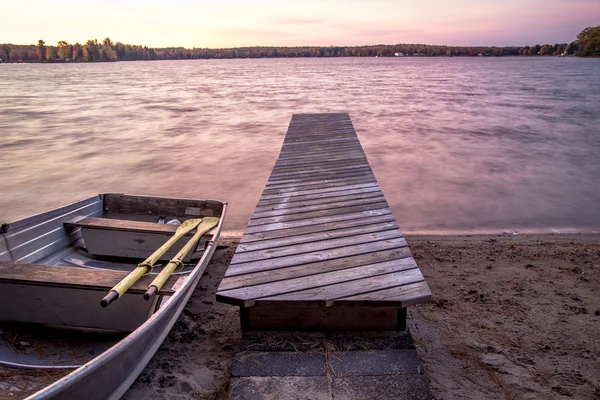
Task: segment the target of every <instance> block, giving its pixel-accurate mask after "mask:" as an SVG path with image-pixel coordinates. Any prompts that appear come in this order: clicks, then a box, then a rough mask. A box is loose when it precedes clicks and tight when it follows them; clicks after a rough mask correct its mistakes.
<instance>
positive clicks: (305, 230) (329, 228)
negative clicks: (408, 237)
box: [240, 212, 396, 243]
mask: <svg viewBox="0 0 600 400" xmlns="http://www.w3.org/2000/svg"><path fill="white" fill-rule="evenodd" d="M395 221H396V220H395V219H394V216H393V215H392V214H391V212H390V213H386V214H382V215H376V216H370V217H362V218H351V219H346V220H342V221H335V222H329V223H322V224H312V225H306V226H300V227H294V228H290V229H278V230H271V231H264V232H257V233H248V232H246V234H244V236H243V237H242V239H241V240H240V243H254V242H262V241H267V242H268V241H269V240H276V239H281V238H289V239H287V240H291V241H293V240H298V239H297V238H298V237H300V238H301V237H304V236H307V235H311V234H313V233H320V234H324V235H326V234H328V233H329V232H333V231H336V230H341V229H351V228H356V227H363V226H368V225H371V224H376V225H377V224H384V223H388V222H394V223H395ZM294 238H296V239H294Z"/></svg>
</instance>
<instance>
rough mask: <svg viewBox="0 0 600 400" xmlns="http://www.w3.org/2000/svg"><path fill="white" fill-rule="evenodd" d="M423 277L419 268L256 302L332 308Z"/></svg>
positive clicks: (419, 280) (264, 298) (266, 298)
mask: <svg viewBox="0 0 600 400" xmlns="http://www.w3.org/2000/svg"><path fill="white" fill-rule="evenodd" d="M423 280H424V278H423V275H422V274H421V271H420V270H419V269H418V268H412V269H409V270H406V271H399V272H394V273H390V274H385V275H377V276H372V277H370V278H369V279H360V280H354V281H349V282H341V283H337V284H332V285H328V286H323V287H316V288H310V289H306V290H301V291H297V292H293V293H287V294H281V295H277V296H271V297H263V298H261V299H256V302H257V303H258V302H261V301H264V302H267V303H268V302H272V301H293V302H295V303H297V304H301V302H311V301H313V300H318V301H323V300H324V301H325V302H326V305H327V306H331V305H333V304H334V303H335V301H336V300H337V299H341V298H344V297H348V296H356V295H358V294H362V295H366V294H367V293H371V292H377V291H380V290H382V289H389V288H392V287H396V286H402V285H408V284H410V283H417V282H421V281H423Z"/></svg>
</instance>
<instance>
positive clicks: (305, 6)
mask: <svg viewBox="0 0 600 400" xmlns="http://www.w3.org/2000/svg"><path fill="white" fill-rule="evenodd" d="M0 10H2V16H3V18H2V23H1V25H0V43H14V44H31V43H37V41H38V40H39V39H43V40H45V41H46V43H47V44H54V45H55V44H56V43H57V42H58V41H59V40H66V41H67V42H70V43H74V42H85V41H86V40H88V39H98V40H102V39H104V38H105V37H110V38H111V39H112V40H113V41H120V42H123V43H131V44H143V45H147V46H151V47H167V46H184V47H188V48H189V47H213V48H215V47H241V46H257V45H263V46H271V45H273V46H275V45H276V46H295V45H310V46H330V45H338V46H352V45H367V44H395V43H425V44H446V45H473V46H479V45H487V46H503V45H511V46H522V45H534V44H544V43H549V44H554V43H563V42H567V43H569V42H571V41H573V40H575V38H576V36H577V34H578V33H579V32H580V31H581V30H582V29H584V28H585V27H587V26H596V25H600V0H503V1H495V0H453V1H448V0H418V1H415V0H370V1H365V0H302V1H294V2H288V1H285V0H278V1H274V0H257V1H242V0H218V1H205V0H170V1H166V0H143V1H141V0H119V1H117V0H104V1H97V0H96V1H81V0H80V1H73V0H32V1H23V0H0Z"/></svg>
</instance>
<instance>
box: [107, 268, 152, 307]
mask: <svg viewBox="0 0 600 400" xmlns="http://www.w3.org/2000/svg"><path fill="white" fill-rule="evenodd" d="M148 271H149V267H148V266H147V265H143V264H140V265H139V266H138V267H137V268H136V269H134V270H133V271H131V272H130V273H129V274H128V275H127V276H126V277H125V278H123V279H122V280H121V282H119V283H117V284H116V285H115V287H113V288H112V289H111V290H110V292H108V294H107V295H106V296H104V298H103V299H102V300H100V305H101V306H102V307H108V305H109V304H110V303H112V302H113V301H115V300H117V299H118V298H119V297H121V296H123V294H124V293H125V292H126V291H127V290H128V289H129V288H130V287H131V286H133V285H134V284H135V283H136V282H137V281H138V280H139V279H140V278H141V277H142V276H144V275H145V274H146V273H147V272H148Z"/></svg>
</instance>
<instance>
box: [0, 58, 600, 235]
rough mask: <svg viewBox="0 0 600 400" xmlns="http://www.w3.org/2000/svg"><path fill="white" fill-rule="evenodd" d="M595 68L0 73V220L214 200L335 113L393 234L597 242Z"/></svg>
mask: <svg viewBox="0 0 600 400" xmlns="http://www.w3.org/2000/svg"><path fill="white" fill-rule="evenodd" d="M599 88H600V60H599V59H592V60H586V59H573V58H493V59H492V58H483V59H482V58H402V59H400V58H390V59H382V58H377V59H376V58H369V59H357V58H343V59H260V60H196V61H156V62H120V63H107V64H49V65H39V64H6V65H0V176H1V180H2V186H1V194H2V195H1V196H0V220H2V221H10V220H15V219H17V218H21V217H24V216H27V215H30V214H34V213H37V212H40V211H42V210H45V209H48V208H52V207H56V206H59V205H62V204H64V203H69V202H71V201H74V200H76V199H80V198H84V197H88V196H91V195H94V194H96V193H102V192H124V193H133V194H148V195H156V196H168V197H188V198H217V199H223V200H228V201H229V203H230V206H231V207H230V213H229V215H228V218H227V223H226V230H227V231H229V232H232V231H242V230H243V229H244V227H245V225H246V222H247V220H248V219H249V217H250V214H251V213H252V210H253V209H254V206H255V205H256V202H257V201H258V199H259V197H260V194H261V192H262V189H263V187H264V185H265V183H266V181H267V178H268V175H269V173H270V170H271V168H272V167H273V165H274V163H275V160H276V158H277V155H278V152H279V149H280V146H281V143H282V141H283V137H284V135H285V132H286V130H287V125H288V123H289V121H290V118H291V116H292V114H294V113H306V112H349V113H350V116H351V118H352V121H353V122H354V125H355V128H356V130H357V132H358V136H359V138H360V140H361V142H362V143H363V146H364V148H365V151H366V153H367V155H368V157H369V161H370V163H371V165H372V167H373V170H374V172H375V175H376V176H377V178H378V180H379V182H380V184H381V186H382V188H383V191H384V193H385V195H386V197H387V199H388V202H389V203H390V205H391V207H392V210H393V212H394V214H395V216H396V218H397V219H398V220H399V223H400V226H401V228H403V230H404V231H406V232H417V231H503V230H511V231H512V230H518V231H528V230H552V229H556V230H570V229H575V230H599V229H600V90H599Z"/></svg>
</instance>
